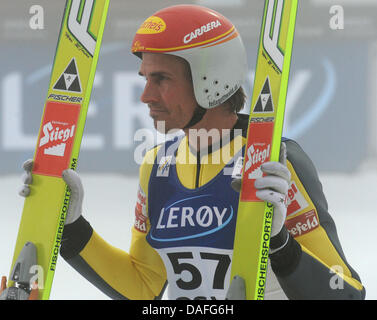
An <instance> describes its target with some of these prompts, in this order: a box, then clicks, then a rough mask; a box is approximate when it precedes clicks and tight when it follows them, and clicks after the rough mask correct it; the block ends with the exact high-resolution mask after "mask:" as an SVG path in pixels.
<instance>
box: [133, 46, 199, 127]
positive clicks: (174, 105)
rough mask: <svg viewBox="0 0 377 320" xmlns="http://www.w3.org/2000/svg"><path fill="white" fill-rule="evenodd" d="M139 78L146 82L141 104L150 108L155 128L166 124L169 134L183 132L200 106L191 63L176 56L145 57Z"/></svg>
mask: <svg viewBox="0 0 377 320" xmlns="http://www.w3.org/2000/svg"><path fill="white" fill-rule="evenodd" d="M139 74H140V75H141V76H143V77H145V79H146V83H145V87H144V91H143V94H142V95H141V97H140V100H141V101H142V102H144V103H146V104H147V105H148V107H149V110H150V111H149V115H150V116H151V118H152V119H153V120H154V126H155V128H157V122H158V121H164V126H165V133H167V132H168V131H169V130H172V129H182V128H183V127H184V126H185V125H186V124H187V123H188V122H189V121H190V119H191V118H192V115H193V113H194V110H195V108H196V104H197V103H196V100H195V96H194V89H193V86H192V82H191V80H190V76H189V67H188V64H187V62H185V61H184V60H183V59H182V58H179V57H176V56H172V55H167V54H160V53H143V59H142V63H141V66H140V71H139ZM159 127H161V124H159Z"/></svg>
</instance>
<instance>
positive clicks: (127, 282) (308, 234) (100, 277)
mask: <svg viewBox="0 0 377 320" xmlns="http://www.w3.org/2000/svg"><path fill="white" fill-rule="evenodd" d="M247 119H248V117H247V116H246V115H241V114H240V115H239V120H238V122H237V123H236V125H235V127H234V128H233V130H232V134H231V135H230V138H229V139H228V141H226V142H225V141H222V144H221V145H219V146H218V147H214V146H212V150H210V151H209V152H207V153H206V154H200V155H199V154H198V153H196V152H193V151H191V150H190V147H189V146H188V142H187V138H186V137H183V138H179V139H175V140H173V141H170V142H166V143H165V144H162V145H158V146H156V147H154V148H153V149H151V150H150V151H148V152H147V154H146V156H145V158H144V161H143V164H142V165H141V167H140V185H139V190H138V195H137V204H136V208H135V224H134V226H133V228H132V242H131V248H130V250H129V253H127V252H125V251H123V250H120V249H117V248H114V247H113V246H111V245H109V244H108V243H106V242H105V241H104V240H103V239H102V238H101V237H100V236H99V235H98V234H97V233H96V232H95V231H94V230H93V229H92V227H91V226H90V224H89V223H88V222H87V221H86V220H85V219H84V218H83V217H80V218H79V219H78V220H77V221H75V222H74V223H72V224H69V225H67V226H66V227H65V230H64V235H63V241H62V247H61V254H62V256H63V257H64V258H65V259H66V260H67V262H68V263H69V264H70V265H72V266H73V267H74V268H75V269H76V270H77V271H78V272H80V273H81V274H82V275H83V276H84V277H86V278H87V279H88V280H89V281H90V282H92V283H93V284H94V285H95V286H97V287H98V288H99V289H100V290H101V291H103V292H104V293H105V294H107V295H108V296H109V297H111V298H113V299H154V298H161V297H162V294H163V292H164V290H165V287H166V284H167V283H168V284H169V285H168V293H169V299H224V298H225V295H226V292H227V289H228V287H229V282H230V270H231V261H232V249H233V239H234V232H235V222H236V217H237V207H238V205H237V204H238V198H239V194H238V193H237V192H235V191H234V190H233V189H232V188H231V186H230V182H231V180H232V176H233V177H234V174H235V172H236V171H237V170H239V168H240V161H239V158H240V157H242V155H243V153H244V147H245V143H246V129H247V123H248V121H247ZM236 129H238V130H236ZM237 132H238V133H240V134H237ZM284 141H285V143H286V146H287V166H288V169H289V170H290V172H291V183H290V188H289V192H288V197H289V199H288V209H287V219H286V223H285V227H286V228H287V229H288V231H289V234H290V235H289V241H288V244H287V245H286V246H285V247H284V248H283V249H282V250H280V251H278V252H276V253H273V254H271V255H270V257H269V260H270V261H269V267H268V272H267V275H266V277H267V281H266V293H265V299H287V298H288V299H363V298H364V297H365V289H364V287H363V286H362V284H361V282H360V278H359V276H358V274H357V273H356V272H355V271H354V270H353V269H352V267H351V266H350V265H349V264H348V262H347V261H346V259H345V256H344V253H343V250H342V247H341V245H340V242H339V239H338V236H337V232H336V228H335V224H334V221H333V219H332V218H331V216H330V215H329V213H328V207H327V202H326V199H325V196H324V194H323V191H322V186H321V183H320V181H319V178H318V175H317V172H316V170H315V168H314V166H313V164H312V162H311V160H310V159H309V158H308V156H307V155H306V154H305V153H304V151H303V150H302V149H301V148H300V146H299V145H298V144H297V143H296V142H294V141H292V140H288V139H284ZM250 214H253V213H252V212H250ZM246 258H247V257H245V259H246ZM333 270H335V271H336V272H337V273H335V272H334V271H333Z"/></svg>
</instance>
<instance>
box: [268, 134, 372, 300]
mask: <svg viewBox="0 0 377 320" xmlns="http://www.w3.org/2000/svg"><path fill="white" fill-rule="evenodd" d="M285 143H286V145H287V160H288V168H289V169H290V171H291V174H292V180H291V185H290V189H289V193H288V196H289V199H288V212H287V220H286V223H285V228H286V229H287V230H288V231H289V240H288V244H287V245H286V246H285V247H284V248H283V249H282V250H279V251H277V252H276V253H273V254H271V255H270V259H271V266H272V270H273V271H274V273H275V275H276V276H277V279H278V281H279V283H280V285H281V287H282V289H283V290H284V292H285V294H286V295H287V297H288V298H289V299H341V300H345V299H356V300H360V299H364V298H365V288H364V287H363V285H362V284H361V281H360V278H359V275H358V274H357V273H356V271H355V270H354V269H353V268H352V267H351V265H350V264H349V263H348V262H347V260H346V258H345V254H344V252H343V249H342V246H341V244H340V241H339V239H338V235H337V230H336V226H335V222H334V220H333V219H332V217H331V216H330V214H329V212H328V205H327V201H326V198H325V195H324V193H323V190H322V185H321V183H320V181H319V177H318V174H317V171H316V169H315V167H314V165H313V163H312V162H311V160H310V159H309V157H308V156H307V155H306V153H305V152H304V151H303V150H302V149H301V148H300V146H299V145H298V144H297V143H296V142H294V141H292V140H287V141H285Z"/></svg>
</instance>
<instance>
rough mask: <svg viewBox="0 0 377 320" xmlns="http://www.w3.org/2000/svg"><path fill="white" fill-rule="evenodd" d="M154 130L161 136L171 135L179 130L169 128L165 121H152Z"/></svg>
mask: <svg viewBox="0 0 377 320" xmlns="http://www.w3.org/2000/svg"><path fill="white" fill-rule="evenodd" d="M153 124H154V128H155V129H156V130H157V131H158V132H159V133H162V134H171V133H175V132H177V131H179V130H180V129H179V128H171V127H170V126H169V125H168V124H167V123H166V121H165V120H156V119H153Z"/></svg>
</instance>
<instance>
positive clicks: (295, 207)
mask: <svg viewBox="0 0 377 320" xmlns="http://www.w3.org/2000/svg"><path fill="white" fill-rule="evenodd" d="M287 205H288V208H287V216H292V215H294V214H296V213H298V212H299V211H301V210H304V209H306V208H307V207H309V204H308V202H307V201H306V200H305V197H304V196H303V194H302V193H301V192H300V189H299V188H298V186H297V185H296V183H295V182H294V181H291V184H290V186H289V189H288V202H287Z"/></svg>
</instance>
